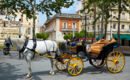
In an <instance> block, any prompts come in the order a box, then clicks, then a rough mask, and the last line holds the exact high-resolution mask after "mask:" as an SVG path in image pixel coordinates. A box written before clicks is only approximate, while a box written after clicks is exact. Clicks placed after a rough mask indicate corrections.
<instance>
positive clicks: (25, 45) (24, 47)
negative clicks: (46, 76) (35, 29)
mask: <svg viewBox="0 0 130 80" xmlns="http://www.w3.org/2000/svg"><path fill="white" fill-rule="evenodd" d="M28 41H29V39H28V38H26V40H25V43H24V45H23V48H22V49H21V50H19V52H20V53H22V52H24V50H25V49H26V47H27V44H28Z"/></svg>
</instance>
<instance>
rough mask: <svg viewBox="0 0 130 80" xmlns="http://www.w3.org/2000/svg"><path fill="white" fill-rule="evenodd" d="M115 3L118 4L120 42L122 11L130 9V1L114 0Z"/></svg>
mask: <svg viewBox="0 0 130 80" xmlns="http://www.w3.org/2000/svg"><path fill="white" fill-rule="evenodd" d="M113 2H114V3H115V6H118V18H117V20H118V31H117V35H118V42H119V43H120V18H121V13H122V11H127V12H129V11H128V8H127V7H130V1H128V0H114V1H113Z"/></svg>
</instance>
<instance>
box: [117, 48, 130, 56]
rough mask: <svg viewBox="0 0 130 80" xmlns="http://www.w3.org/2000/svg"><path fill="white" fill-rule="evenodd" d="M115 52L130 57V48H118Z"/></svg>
mask: <svg viewBox="0 0 130 80" xmlns="http://www.w3.org/2000/svg"><path fill="white" fill-rule="evenodd" d="M115 50H117V51H120V52H122V53H124V55H126V56H130V46H120V47H119V48H117V49H115Z"/></svg>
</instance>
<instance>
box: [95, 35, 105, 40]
mask: <svg viewBox="0 0 130 80" xmlns="http://www.w3.org/2000/svg"><path fill="white" fill-rule="evenodd" d="M103 37H104V34H102V35H99V36H98V37H96V40H100V39H101V38H103Z"/></svg>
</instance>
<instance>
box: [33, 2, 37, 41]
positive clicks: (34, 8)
mask: <svg viewBox="0 0 130 80" xmlns="http://www.w3.org/2000/svg"><path fill="white" fill-rule="evenodd" d="M35 10H36V0H34V6H33V39H35V20H36V17H35Z"/></svg>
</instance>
